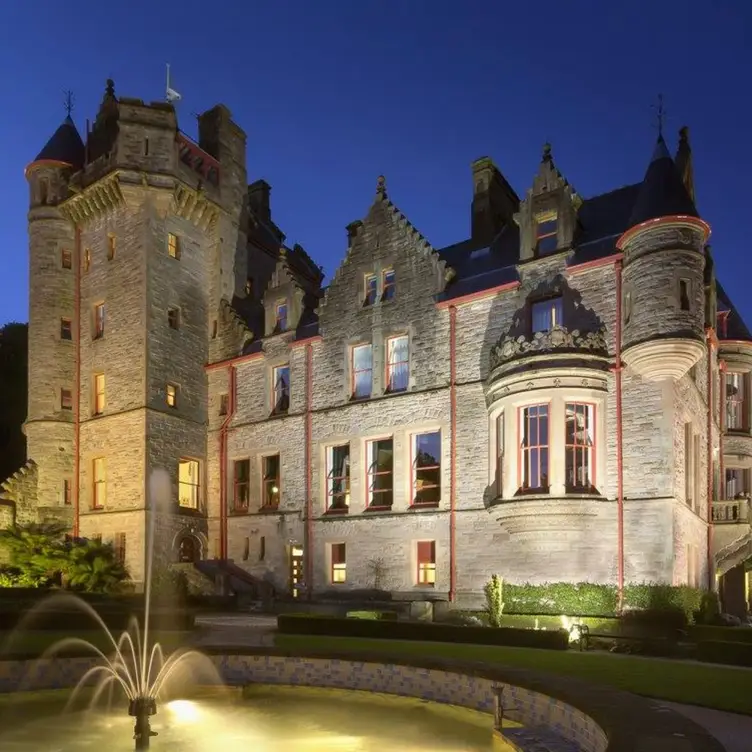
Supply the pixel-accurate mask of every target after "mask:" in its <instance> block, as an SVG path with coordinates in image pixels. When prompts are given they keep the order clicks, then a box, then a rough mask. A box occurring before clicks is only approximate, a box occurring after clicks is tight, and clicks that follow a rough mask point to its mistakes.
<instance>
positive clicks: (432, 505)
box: [408, 501, 441, 510]
mask: <svg viewBox="0 0 752 752" xmlns="http://www.w3.org/2000/svg"><path fill="white" fill-rule="evenodd" d="M440 504H441V502H440V501H414V502H413V503H412V504H410V506H409V507H408V509H415V510H418V509H436V508H437V507H438V506H439V505H440Z"/></svg>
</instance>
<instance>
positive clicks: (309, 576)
mask: <svg viewBox="0 0 752 752" xmlns="http://www.w3.org/2000/svg"><path fill="white" fill-rule="evenodd" d="M312 407H313V346H312V345H311V344H310V343H309V344H307V345H306V405H305V498H306V534H305V583H306V592H307V595H308V599H309V600H310V599H311V598H313V499H312V498H311V485H312V484H311V475H312V472H313V468H312V454H313V453H312V451H311V449H312V447H311V437H312V434H313V413H312Z"/></svg>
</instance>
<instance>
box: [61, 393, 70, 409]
mask: <svg viewBox="0 0 752 752" xmlns="http://www.w3.org/2000/svg"><path fill="white" fill-rule="evenodd" d="M60 407H61V408H62V409H63V410H72V409H73V393H72V392H71V390H70V389H61V390H60Z"/></svg>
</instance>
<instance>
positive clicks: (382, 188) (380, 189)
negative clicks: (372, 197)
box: [376, 175, 386, 196]
mask: <svg viewBox="0 0 752 752" xmlns="http://www.w3.org/2000/svg"><path fill="white" fill-rule="evenodd" d="M376 193H377V194H378V195H379V196H385V195H386V178H385V177H384V176H383V175H379V177H378V180H377V181H376Z"/></svg>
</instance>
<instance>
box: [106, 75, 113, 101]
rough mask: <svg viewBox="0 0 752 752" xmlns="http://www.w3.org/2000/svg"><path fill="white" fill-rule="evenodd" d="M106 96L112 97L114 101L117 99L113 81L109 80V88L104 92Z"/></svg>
mask: <svg viewBox="0 0 752 752" xmlns="http://www.w3.org/2000/svg"><path fill="white" fill-rule="evenodd" d="M104 94H105V96H106V97H112V98H113V99H114V97H115V82H114V81H113V80H112V79H111V78H108V79H107V88H106V89H105V90H104Z"/></svg>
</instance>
